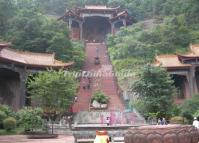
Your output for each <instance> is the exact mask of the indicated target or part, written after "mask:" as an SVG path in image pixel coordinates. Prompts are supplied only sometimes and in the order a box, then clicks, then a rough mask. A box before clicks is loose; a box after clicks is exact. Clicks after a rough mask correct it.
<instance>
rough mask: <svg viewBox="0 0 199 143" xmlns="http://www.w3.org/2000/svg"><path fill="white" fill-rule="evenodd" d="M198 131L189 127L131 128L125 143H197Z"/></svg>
mask: <svg viewBox="0 0 199 143" xmlns="http://www.w3.org/2000/svg"><path fill="white" fill-rule="evenodd" d="M198 138H199V133H198V130H197V129H196V128H195V127H193V126H191V125H152V126H142V127H132V128H130V129H129V130H128V132H127V133H126V134H125V138H124V140H125V143H198Z"/></svg>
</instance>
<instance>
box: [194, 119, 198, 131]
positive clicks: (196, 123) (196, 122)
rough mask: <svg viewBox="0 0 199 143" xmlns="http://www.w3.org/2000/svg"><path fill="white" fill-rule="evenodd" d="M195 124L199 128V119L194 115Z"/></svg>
mask: <svg viewBox="0 0 199 143" xmlns="http://www.w3.org/2000/svg"><path fill="white" fill-rule="evenodd" d="M193 126H194V127H196V128H198V129H199V121H198V120H197V118H196V117H194V121H193Z"/></svg>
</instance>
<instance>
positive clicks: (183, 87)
mask: <svg viewBox="0 0 199 143" xmlns="http://www.w3.org/2000/svg"><path fill="white" fill-rule="evenodd" d="M155 65H156V66H161V67H164V68H166V69H167V71H168V73H169V74H170V75H171V77H172V78H173V80H174V85H175V86H176V88H177V91H178V95H177V98H176V103H181V102H183V100H184V99H187V98H190V97H191V96H193V95H195V94H198V93H199V45H190V51H189V53H187V54H177V55H160V56H157V57H156V62H155Z"/></svg>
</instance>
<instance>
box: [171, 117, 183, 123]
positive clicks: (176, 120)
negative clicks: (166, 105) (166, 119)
mask: <svg viewBox="0 0 199 143" xmlns="http://www.w3.org/2000/svg"><path fill="white" fill-rule="evenodd" d="M170 123H171V124H186V123H187V119H186V118H184V117H181V116H175V117H172V118H171V119H170Z"/></svg>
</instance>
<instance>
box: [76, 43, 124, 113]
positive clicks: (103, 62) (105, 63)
mask: <svg viewBox="0 0 199 143" xmlns="http://www.w3.org/2000/svg"><path fill="white" fill-rule="evenodd" d="M97 48H98V52H97ZM97 55H98V57H99V59H100V64H99V65H95V63H94V59H95V57H96V56H97ZM82 70H83V71H88V72H92V73H96V72H97V73H100V75H99V76H98V77H91V78H90V81H91V82H90V89H84V88H83V87H84V86H85V84H86V85H87V84H88V79H87V78H84V77H82V78H81V81H80V88H79V91H78V94H77V102H76V103H75V104H74V105H73V112H80V111H90V100H91V96H92V95H93V94H94V93H95V92H96V91H98V90H101V91H102V92H104V94H105V95H106V96H108V97H109V99H110V100H109V105H108V110H109V111H110V110H116V109H118V110H124V104H123V101H122V100H121V98H120V95H119V92H118V84H117V81H116V80H115V78H116V77H115V76H113V75H111V73H113V68H112V65H111V62H110V60H109V56H108V52H107V47H106V45H105V44H104V43H87V44H86V60H85V65H84V67H83V69H82Z"/></svg>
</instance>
